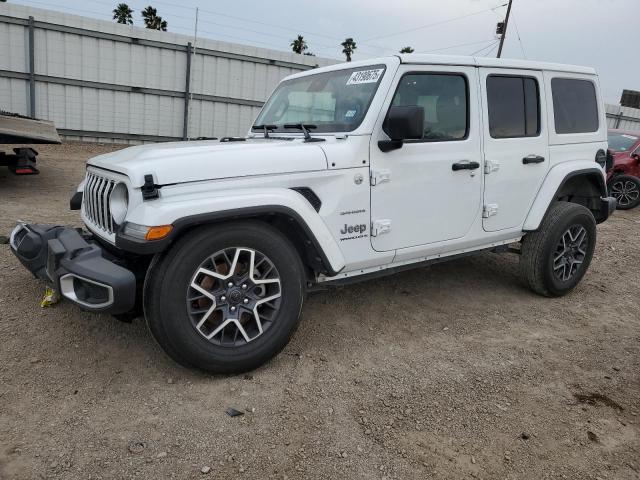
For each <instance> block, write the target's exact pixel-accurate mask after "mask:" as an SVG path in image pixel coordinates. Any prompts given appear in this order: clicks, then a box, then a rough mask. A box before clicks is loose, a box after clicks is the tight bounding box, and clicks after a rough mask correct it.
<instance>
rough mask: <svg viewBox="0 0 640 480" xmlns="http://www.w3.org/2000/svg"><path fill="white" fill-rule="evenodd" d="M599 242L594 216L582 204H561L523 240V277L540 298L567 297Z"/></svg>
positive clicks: (521, 268)
mask: <svg viewBox="0 0 640 480" xmlns="http://www.w3.org/2000/svg"><path fill="white" fill-rule="evenodd" d="M595 243H596V221H595V219H594V218H593V214H592V213H591V212H590V211H589V210H588V209H587V208H585V207H583V206H582V205H578V204H575V203H567V202H557V203H555V204H553V205H552V206H551V207H550V209H549V212H547V215H546V216H545V218H544V220H543V221H542V224H541V225H540V228H539V229H538V230H537V231H535V232H532V233H529V234H527V235H526V236H525V237H524V238H523V240H522V256H521V257H520V271H521V276H522V278H523V279H524V281H525V282H526V283H527V284H528V285H529V287H530V288H531V289H532V290H533V291H535V292H536V293H539V294H540V295H545V296H549V297H559V296H562V295H565V294H566V293H568V292H569V291H571V290H572V289H573V288H574V287H575V286H576V285H577V284H578V283H579V282H580V280H581V279H582V277H583V276H584V274H585V273H586V271H587V269H588V268H589V264H590V263H591V258H592V257H593V251H594V248H595Z"/></svg>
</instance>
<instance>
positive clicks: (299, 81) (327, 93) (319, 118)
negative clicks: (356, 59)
mask: <svg viewBox="0 0 640 480" xmlns="http://www.w3.org/2000/svg"><path fill="white" fill-rule="evenodd" d="M384 72H385V66H384V65H375V66H368V67H361V68H357V69H353V68H352V69H348V70H337V71H334V72H325V73H317V74H315V75H308V76H304V77H300V78H294V79H291V80H287V81H285V82H282V83H281V84H280V85H279V86H278V88H277V89H276V91H275V92H274V93H273V95H271V97H270V98H269V100H268V101H267V103H266V105H265V106H264V108H263V109H262V112H260V115H258V118H257V119H256V123H255V124H256V125H275V126H276V127H277V129H276V131H278V132H299V130H296V129H288V128H285V127H284V126H285V125H287V124H300V123H303V124H310V125H315V126H316V127H317V128H316V129H314V130H313V132H318V133H329V132H350V131H353V130H355V129H356V128H358V126H359V125H360V124H361V123H362V121H363V120H364V117H365V115H366V113H367V110H368V109H369V105H370V104H371V101H372V100H373V97H374V95H375V93H376V91H377V89H378V85H379V84H380V82H381V80H382V77H383V75H384ZM254 130H255V129H254Z"/></svg>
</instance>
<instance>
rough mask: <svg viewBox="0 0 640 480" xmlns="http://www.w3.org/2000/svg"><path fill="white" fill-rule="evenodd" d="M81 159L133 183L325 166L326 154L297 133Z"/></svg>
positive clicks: (146, 147)
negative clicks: (291, 136) (285, 137)
mask: <svg viewBox="0 0 640 480" xmlns="http://www.w3.org/2000/svg"><path fill="white" fill-rule="evenodd" d="M87 163H88V165H91V166H95V167H100V168H104V169H107V170H112V171H115V172H120V173H123V174H125V175H127V176H128V177H129V179H130V180H131V182H132V184H133V186H134V187H140V186H142V185H143V184H144V176H145V175H148V174H152V175H153V179H154V182H155V183H156V184H158V185H167V184H175V183H184V182H193V181H198V180H213V179H220V178H233V177H246V176H255V175H273V174H278V173H293V172H308V171H314V170H326V169H327V159H326V157H325V154H324V152H323V150H322V149H321V148H320V147H319V146H318V144H317V143H305V142H304V141H303V140H302V139H298V138H296V139H294V140H277V139H273V140H268V139H249V140H247V141H244V142H219V141H211V140H209V141H197V142H169V143H159V144H149V145H139V146H136V147H129V148H125V149H123V150H118V151H116V152H112V153H107V154H104V155H99V156H97V157H94V158H92V159H90V160H89V161H88V162H87Z"/></svg>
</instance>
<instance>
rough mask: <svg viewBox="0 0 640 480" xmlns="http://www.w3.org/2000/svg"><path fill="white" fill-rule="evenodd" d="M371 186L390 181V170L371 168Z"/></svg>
mask: <svg viewBox="0 0 640 480" xmlns="http://www.w3.org/2000/svg"><path fill="white" fill-rule="evenodd" d="M370 179H371V182H370V183H371V186H375V185H380V184H381V183H385V182H390V181H391V172H390V171H389V170H371V177H370Z"/></svg>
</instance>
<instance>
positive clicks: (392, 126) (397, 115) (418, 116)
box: [378, 105, 424, 152]
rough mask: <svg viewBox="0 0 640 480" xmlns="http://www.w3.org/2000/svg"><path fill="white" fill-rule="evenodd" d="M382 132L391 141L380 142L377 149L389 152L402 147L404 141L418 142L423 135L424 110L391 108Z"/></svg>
mask: <svg viewBox="0 0 640 480" xmlns="http://www.w3.org/2000/svg"><path fill="white" fill-rule="evenodd" d="M382 130H384V132H385V133H386V134H387V135H389V138H391V140H380V141H379V142H378V148H380V150H382V151H383V152H390V151H391V150H396V149H398V148H401V147H402V144H403V143H404V141H405V140H419V139H421V138H422V136H423V135H424V108H423V107H418V106H414V105H411V106H397V107H391V108H390V109H389V113H387V118H385V120H384V123H383V124H382Z"/></svg>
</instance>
